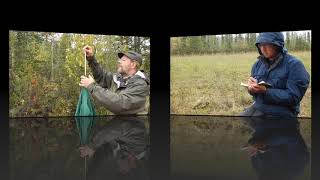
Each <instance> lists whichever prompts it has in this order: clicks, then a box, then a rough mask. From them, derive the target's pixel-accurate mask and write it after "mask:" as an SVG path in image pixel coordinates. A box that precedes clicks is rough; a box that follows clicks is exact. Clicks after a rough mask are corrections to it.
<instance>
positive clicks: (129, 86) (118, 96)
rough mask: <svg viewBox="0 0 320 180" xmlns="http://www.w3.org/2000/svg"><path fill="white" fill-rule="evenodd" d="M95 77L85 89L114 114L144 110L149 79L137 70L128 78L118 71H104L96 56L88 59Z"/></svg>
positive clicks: (135, 112) (142, 111)
mask: <svg viewBox="0 0 320 180" xmlns="http://www.w3.org/2000/svg"><path fill="white" fill-rule="evenodd" d="M88 64H89V67H90V68H91V71H92V73H93V77H94V79H95V82H94V83H91V84H90V85H89V86H88V87H87V89H88V90H89V92H90V94H91V95H92V97H93V98H94V99H95V100H97V101H98V102H99V103H101V104H102V105H103V106H105V107H106V108H107V109H108V110H109V111H111V112H112V113H114V114H141V113H144V114H145V112H146V109H145V104H146V100H147V96H148V95H149V80H148V78H147V77H146V75H145V73H143V72H142V71H138V72H137V73H136V74H135V75H133V76H131V77H130V78H128V79H125V80H124V79H122V76H121V75H120V74H118V73H111V72H106V71H104V70H103V69H102V67H101V65H100V64H99V63H98V62H97V60H96V58H93V60H91V61H89V63H88Z"/></svg>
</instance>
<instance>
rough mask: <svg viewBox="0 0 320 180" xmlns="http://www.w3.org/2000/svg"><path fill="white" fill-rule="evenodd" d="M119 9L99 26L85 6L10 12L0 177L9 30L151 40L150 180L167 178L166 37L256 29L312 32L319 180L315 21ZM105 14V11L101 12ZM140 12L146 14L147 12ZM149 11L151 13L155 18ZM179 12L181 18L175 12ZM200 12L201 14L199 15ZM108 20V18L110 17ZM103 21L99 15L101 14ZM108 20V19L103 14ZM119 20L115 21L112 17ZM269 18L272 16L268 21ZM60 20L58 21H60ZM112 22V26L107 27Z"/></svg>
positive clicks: (1, 175) (0, 173)
mask: <svg viewBox="0 0 320 180" xmlns="http://www.w3.org/2000/svg"><path fill="white" fill-rule="evenodd" d="M108 8H116V9H117V8H119V9H117V11H116V12H114V13H112V14H111V13H110V14H111V15H109V14H108V15H109V16H112V17H115V18H114V20H112V21H110V20H108V22H106V24H105V25H104V19H103V18H99V19H98V18H97V17H101V16H102V15H103V11H99V12H100V14H99V15H98V14H95V13H96V11H95V9H94V8H92V9H90V8H87V9H86V11H81V13H74V12H73V13H72V12H70V13H66V14H64V15H61V14H60V16H59V12H53V13H52V12H50V11H46V10H45V9H42V11H40V12H39V11H34V13H33V14H29V13H27V15H26V14H23V13H25V12H22V14H21V15H17V14H14V15H15V16H14V15H13V13H9V15H8V16H7V17H10V18H9V20H7V28H6V29H5V28H4V27H2V28H1V29H2V31H1V36H0V37H1V45H2V46H1V55H2V57H1V60H0V62H1V65H0V66H1V71H0V74H1V76H0V77H1V78H0V84H1V89H0V99H1V105H0V106H1V107H0V112H1V116H0V117H1V119H0V127H1V128H0V179H3V180H4V179H9V170H10V169H9V164H8V163H9V148H8V147H9V129H8V127H9V126H8V114H9V113H8V110H9V109H8V103H9V94H8V92H9V90H8V88H9V87H8V82H9V79H8V75H9V71H8V67H9V61H8V49H9V43H8V42H9V36H8V33H9V32H8V31H9V30H26V31H33V30H35V31H50V32H69V33H89V34H111V35H112V34H114V35H128V36H131V35H134V36H149V37H150V42H151V43H150V44H151V45H150V52H151V58H150V60H151V62H150V63H151V67H150V78H151V83H152V84H151V89H150V91H151V97H150V104H151V106H150V108H151V120H150V136H151V173H152V174H151V177H152V179H159V180H160V179H161V180H163V179H169V177H170V119H169V118H170V37H172V36H189V35H205V34H209V35H212V34H227V33H250V32H261V31H294V30H310V29H311V30H312V76H311V77H312V172H311V174H312V179H313V180H316V179H320V171H319V170H320V166H319V163H320V158H319V152H320V147H319V142H320V141H319V140H318V138H319V137H320V135H319V127H320V126H319V120H320V118H319V117H320V100H319V98H320V94H319V84H320V81H319V77H320V76H319V70H318V68H319V59H320V58H319V53H320V52H319V49H320V48H319V41H320V33H319V32H318V28H317V27H316V23H315V22H316V21H313V20H312V19H310V17H309V16H307V17H303V18H299V19H296V18H292V19H289V20H288V19H287V18H285V17H279V16H277V18H274V19H273V21H270V20H268V19H265V18H260V17H263V15H265V14H263V13H265V12H264V11H260V10H257V11H256V12H253V14H252V15H254V16H255V15H257V16H258V19H259V18H260V21H257V20H255V19H254V17H253V18H247V17H241V16H240V15H239V14H234V15H233V18H230V19H229V18H227V17H226V18H222V17H221V16H217V15H216V16H215V15H213V14H212V15H211V14H210V13H208V12H207V13H205V14H204V15H205V18H204V16H201V13H202V12H201V11H200V12H197V13H198V16H197V17H195V16H194V14H188V15H186V14H183V13H186V12H181V13H180V11H179V12H178V14H177V15H176V16H171V17H170V16H169V17H168V18H164V17H162V15H163V14H165V11H164V10H158V11H156V13H159V14H157V15H155V17H150V18H151V19H149V20H146V22H147V23H146V22H141V20H139V14H138V15H136V14H135V12H136V11H135V9H132V8H130V6H125V7H124V6H123V7H108ZM108 8H107V9H108ZM105 11H107V10H105ZM145 13H150V11H149V10H146V11H145ZM156 13H154V14H156ZM179 13H180V14H179ZM44 14H45V15H48V14H51V17H48V18H46V20H45V21H44V20H43V21H42V20H40V18H39V16H42V15H44ZM199 14H200V16H199ZM109 16H108V17H109ZM102 17H103V16H102ZM106 17H107V15H106ZM117 17H119V18H117ZM272 17H274V16H272V13H271V18H272ZM61 19H63V22H62V20H61ZM110 24H112V26H110Z"/></svg>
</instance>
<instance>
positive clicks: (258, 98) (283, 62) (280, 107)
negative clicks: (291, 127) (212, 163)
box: [240, 32, 310, 117]
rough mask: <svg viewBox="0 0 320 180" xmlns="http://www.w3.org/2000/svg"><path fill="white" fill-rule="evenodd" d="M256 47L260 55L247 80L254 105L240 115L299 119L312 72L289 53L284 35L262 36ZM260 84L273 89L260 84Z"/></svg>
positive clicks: (265, 34)
mask: <svg viewBox="0 0 320 180" xmlns="http://www.w3.org/2000/svg"><path fill="white" fill-rule="evenodd" d="M255 45H256V46H257V48H258V52H259V54H260V56H259V57H258V60H257V61H256V62H255V63H254V65H253V67H252V70H251V77H250V78H249V79H248V92H249V93H250V94H251V95H252V96H253V99H254V103H253V105H252V106H250V107H249V108H247V109H246V110H245V111H244V112H242V113H241V114H240V115H241V116H263V115H266V116H284V117H297V115H298V114H299V112H300V101H301V100H302V98H303V96H304V94H305V92H306V90H307V88H308V85H309V81H310V75H309V73H308V72H307V71H306V69H305V67H304V65H303V64H302V62H301V61H300V60H298V59H297V58H296V57H293V56H292V55H289V54H288V53H287V49H286V48H285V47H284V36H283V34H282V33H281V32H264V33H260V34H259V36H258V37H257V40H256V44H255ZM261 81H265V82H266V83H268V84H271V87H266V86H263V85H259V84H258V83H259V82H261Z"/></svg>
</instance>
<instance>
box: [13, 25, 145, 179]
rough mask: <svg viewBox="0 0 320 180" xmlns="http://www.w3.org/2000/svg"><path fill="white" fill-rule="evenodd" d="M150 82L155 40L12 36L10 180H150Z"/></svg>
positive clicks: (46, 34) (68, 35) (24, 33)
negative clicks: (130, 178)
mask: <svg viewBox="0 0 320 180" xmlns="http://www.w3.org/2000/svg"><path fill="white" fill-rule="evenodd" d="M149 77H150V38H149V37H140V36H122V35H101V34H79V33H59V32H37V31H17V30H10V31H9V112H8V113H9V132H10V134H9V154H10V157H9V165H10V166H9V168H10V179H25V177H29V178H30V179H52V180H53V179H101V178H105V177H108V179H123V178H127V177H132V178H133V179H150V178H149V177H150V175H149V174H150V173H149V167H148V164H149V162H148V161H149V149H150V148H149V147H150V143H149V139H150V138H149V134H150V133H149V132H150V131H149V127H150V125H149V122H150V121H149V112H150V111H149V106H150V105H149V96H150V83H151V82H150V78H149Z"/></svg>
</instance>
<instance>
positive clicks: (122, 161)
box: [9, 116, 150, 180]
mask: <svg viewBox="0 0 320 180" xmlns="http://www.w3.org/2000/svg"><path fill="white" fill-rule="evenodd" d="M9 125H10V148H9V150H10V161H9V167H10V179H11V180H20V179H21V180H28V179H30V180H44V179H46V180H57V179H59V180H64V179H65V180H72V179H76V180H82V179H83V180H84V179H85V180H91V179H92V180H98V179H128V180H129V179H142V180H144V179H150V178H149V168H148V167H149V166H148V161H149V158H148V156H149V135H148V134H149V118H148V117H146V116H108V117H61V118H60V117H59V118H11V119H10V121H9Z"/></svg>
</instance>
